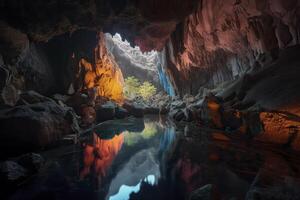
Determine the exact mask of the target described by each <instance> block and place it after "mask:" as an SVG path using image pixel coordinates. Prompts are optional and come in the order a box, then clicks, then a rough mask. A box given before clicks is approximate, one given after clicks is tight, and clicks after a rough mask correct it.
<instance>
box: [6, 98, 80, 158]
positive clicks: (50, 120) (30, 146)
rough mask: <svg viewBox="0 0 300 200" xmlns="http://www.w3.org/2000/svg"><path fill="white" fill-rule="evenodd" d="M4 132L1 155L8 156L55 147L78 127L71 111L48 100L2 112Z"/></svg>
mask: <svg viewBox="0 0 300 200" xmlns="http://www.w3.org/2000/svg"><path fill="white" fill-rule="evenodd" d="M0 129H1V134H0V146H1V153H0V154H3V155H1V156H7V154H12V155H14V154H18V153H20V152H22V153H24V151H25V152H26V151H31V150H34V149H37V148H43V147H46V146H49V145H51V144H55V143H56V142H58V141H59V140H60V139H61V138H62V137H63V136H64V135H68V134H73V133H76V132H77V131H78V124H77V119H76V118H75V114H74V113H73V110H72V109H71V108H68V107H63V106H60V105H58V104H56V103H55V102H54V101H44V102H37V103H33V104H27V105H19V106H15V107H13V108H7V109H3V110H1V111H0ZM7 149H10V151H7Z"/></svg>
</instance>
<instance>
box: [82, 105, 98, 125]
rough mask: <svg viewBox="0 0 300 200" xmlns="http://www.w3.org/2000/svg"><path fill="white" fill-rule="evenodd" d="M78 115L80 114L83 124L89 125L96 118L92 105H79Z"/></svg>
mask: <svg viewBox="0 0 300 200" xmlns="http://www.w3.org/2000/svg"><path fill="white" fill-rule="evenodd" d="M79 115H80V116H81V120H82V123H83V125H91V124H92V123H94V122H95V120H96V111H95V108H93V107H92V106H87V105H83V106H81V109H80V114H79Z"/></svg>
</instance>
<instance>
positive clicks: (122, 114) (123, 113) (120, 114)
mask: <svg viewBox="0 0 300 200" xmlns="http://www.w3.org/2000/svg"><path fill="white" fill-rule="evenodd" d="M128 116H129V112H128V111H127V110H126V109H125V108H122V107H119V106H118V107H117V108H116V118H118V119H123V118H126V117H128Z"/></svg>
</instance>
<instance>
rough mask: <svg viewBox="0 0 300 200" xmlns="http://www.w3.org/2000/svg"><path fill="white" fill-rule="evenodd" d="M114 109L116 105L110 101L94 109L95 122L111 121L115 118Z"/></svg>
mask: <svg viewBox="0 0 300 200" xmlns="http://www.w3.org/2000/svg"><path fill="white" fill-rule="evenodd" d="M116 108H117V105H116V104H115V103H113V102H111V101H108V102H107V103H105V104H103V105H101V106H98V107H97V108H96V121H97V122H103V121H106V120H112V119H114V118H115V115H116Z"/></svg>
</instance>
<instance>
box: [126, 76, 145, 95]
mask: <svg viewBox="0 0 300 200" xmlns="http://www.w3.org/2000/svg"><path fill="white" fill-rule="evenodd" d="M140 85H141V83H140V81H139V80H138V79H137V78H135V77H133V76H129V77H127V78H126V79H125V87H124V95H125V97H127V98H129V99H132V98H134V97H136V96H137V95H138V94H139V87H140Z"/></svg>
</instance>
